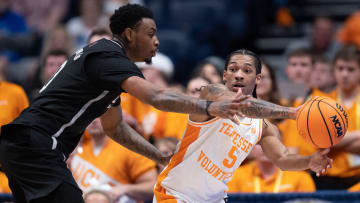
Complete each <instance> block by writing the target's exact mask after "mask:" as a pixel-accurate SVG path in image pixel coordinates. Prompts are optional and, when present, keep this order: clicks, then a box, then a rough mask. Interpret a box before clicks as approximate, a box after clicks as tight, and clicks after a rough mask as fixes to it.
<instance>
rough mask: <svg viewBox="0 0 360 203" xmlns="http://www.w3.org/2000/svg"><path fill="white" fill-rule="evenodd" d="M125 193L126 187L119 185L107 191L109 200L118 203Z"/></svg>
mask: <svg viewBox="0 0 360 203" xmlns="http://www.w3.org/2000/svg"><path fill="white" fill-rule="evenodd" d="M127 191H128V186H127V185H126V184H119V185H117V186H115V187H113V188H111V190H110V191H108V194H109V195H110V197H111V199H113V200H114V201H118V200H119V198H120V197H121V196H123V195H126V192H127Z"/></svg>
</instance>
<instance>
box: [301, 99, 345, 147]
mask: <svg viewBox="0 0 360 203" xmlns="http://www.w3.org/2000/svg"><path fill="white" fill-rule="evenodd" d="M296 124H297V130H298V132H299V134H300V135H301V136H302V137H303V138H304V139H305V141H306V142H307V143H309V144H311V145H313V146H314V147H316V148H328V147H332V146H334V145H336V144H337V143H339V142H340V140H341V139H342V138H343V137H344V135H345V133H346V130H347V128H348V116H347V113H346V111H345V109H344V108H343V107H342V106H341V105H340V104H339V103H337V102H336V101H334V100H332V99H330V98H327V97H315V98H313V99H310V100H308V101H307V102H306V103H305V104H304V105H303V106H302V107H301V109H300V110H299V112H298V115H297V116H296Z"/></svg>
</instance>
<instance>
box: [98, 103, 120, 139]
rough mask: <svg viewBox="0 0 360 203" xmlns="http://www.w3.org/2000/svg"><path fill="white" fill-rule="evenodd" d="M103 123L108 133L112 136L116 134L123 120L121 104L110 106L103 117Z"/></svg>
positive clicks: (101, 118)
mask: <svg viewBox="0 0 360 203" xmlns="http://www.w3.org/2000/svg"><path fill="white" fill-rule="evenodd" d="M100 120H101V125H102V127H103V129H104V132H105V133H106V135H108V136H110V137H112V136H114V135H115V134H116V131H117V127H118V126H119V125H120V123H121V121H122V111H121V107H120V106H116V107H111V108H109V109H108V110H107V111H106V112H105V113H104V114H103V115H102V116H101V117H100Z"/></svg>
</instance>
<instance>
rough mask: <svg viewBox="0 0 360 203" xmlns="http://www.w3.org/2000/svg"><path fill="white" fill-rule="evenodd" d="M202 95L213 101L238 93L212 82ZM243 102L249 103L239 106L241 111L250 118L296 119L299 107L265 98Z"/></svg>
mask: <svg viewBox="0 0 360 203" xmlns="http://www.w3.org/2000/svg"><path fill="white" fill-rule="evenodd" d="M201 94H202V95H206V98H207V99H209V100H212V101H220V100H224V99H229V98H231V97H234V95H235V94H236V93H234V92H232V91H230V90H229V89H228V88H227V87H226V86H225V85H222V84H210V85H208V86H206V87H205V88H203V90H202V92H201ZM243 103H249V105H244V106H242V107H240V108H239V110H240V112H241V113H242V114H243V115H244V116H246V117H249V118H272V119H276V118H284V119H294V120H295V119H296V112H297V108H291V107H284V106H280V105H276V104H273V103H270V102H267V101H264V100H260V99H256V98H249V99H247V100H245V101H243Z"/></svg>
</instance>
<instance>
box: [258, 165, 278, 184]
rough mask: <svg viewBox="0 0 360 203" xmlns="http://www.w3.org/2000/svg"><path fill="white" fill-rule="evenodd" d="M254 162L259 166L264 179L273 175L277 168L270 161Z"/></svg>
mask: <svg viewBox="0 0 360 203" xmlns="http://www.w3.org/2000/svg"><path fill="white" fill-rule="evenodd" d="M256 163H257V165H258V166H259V169H260V172H261V175H262V176H263V177H264V179H265V180H266V179H268V178H270V177H271V176H272V175H274V174H275V173H276V171H277V170H278V167H276V166H275V164H273V163H272V162H270V161H257V162H256Z"/></svg>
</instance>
